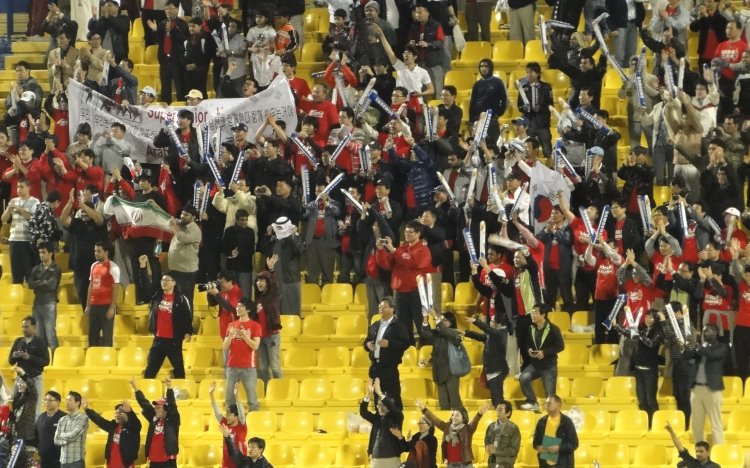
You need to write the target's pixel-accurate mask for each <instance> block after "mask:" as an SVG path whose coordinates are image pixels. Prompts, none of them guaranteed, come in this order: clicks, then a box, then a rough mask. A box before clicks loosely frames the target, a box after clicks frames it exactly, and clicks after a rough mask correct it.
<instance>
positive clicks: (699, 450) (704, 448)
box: [664, 421, 721, 468]
mask: <svg viewBox="0 0 750 468" xmlns="http://www.w3.org/2000/svg"><path fill="white" fill-rule="evenodd" d="M664 428H665V429H666V430H667V432H669V436H670V437H671V438H672V443H673V444H674V448H676V449H677V455H679V456H680V458H682V461H681V462H680V464H679V466H684V467H685V468H721V465H719V464H718V463H715V462H713V461H711V447H710V446H709V445H708V442H706V441H705V440H701V441H699V442H696V443H695V456H692V455H690V453H689V452H688V451H687V449H686V448H685V446H683V445H682V441H681V440H680V437H679V436H678V435H677V434H676V433H675V432H674V429H672V425H671V424H670V423H669V421H667V424H666V426H664Z"/></svg>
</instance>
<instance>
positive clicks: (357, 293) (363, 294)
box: [347, 104, 432, 315]
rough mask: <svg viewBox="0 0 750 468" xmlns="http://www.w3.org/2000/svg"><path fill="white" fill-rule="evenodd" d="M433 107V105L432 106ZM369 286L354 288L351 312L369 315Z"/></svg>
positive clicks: (363, 285)
mask: <svg viewBox="0 0 750 468" xmlns="http://www.w3.org/2000/svg"><path fill="white" fill-rule="evenodd" d="M430 105H431V106H432V104H430ZM367 304H368V302H367V285H366V284H365V283H359V284H358V285H357V287H355V288H354V301H353V302H352V303H351V304H349V305H348V306H347V309H349V311H350V312H364V313H365V314H367V315H369V312H370V311H368V310H367Z"/></svg>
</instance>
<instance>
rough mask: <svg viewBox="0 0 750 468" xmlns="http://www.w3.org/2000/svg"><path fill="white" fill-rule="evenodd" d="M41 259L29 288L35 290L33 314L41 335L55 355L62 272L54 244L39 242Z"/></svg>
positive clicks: (46, 345) (32, 274)
mask: <svg viewBox="0 0 750 468" xmlns="http://www.w3.org/2000/svg"><path fill="white" fill-rule="evenodd" d="M39 259H40V260H41V261H42V262H41V263H40V264H38V265H37V266H35V267H34V268H33V269H32V270H31V276H30V277H29V289H32V290H33V291H34V305H32V306H31V315H32V316H33V317H34V318H35V319H36V321H37V323H38V324H39V328H40V330H39V331H40V332H41V333H40V334H39V337H40V338H41V339H42V341H43V342H44V345H45V347H48V348H50V351H51V352H52V354H53V355H54V354H55V349H57V331H56V327H55V325H56V323H57V288H58V287H59V286H60V277H61V275H62V273H61V271H60V267H59V266H57V264H56V263H55V254H54V249H53V248H52V245H50V244H48V243H46V242H43V243H41V244H39Z"/></svg>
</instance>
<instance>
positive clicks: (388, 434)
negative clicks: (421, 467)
mask: <svg viewBox="0 0 750 468" xmlns="http://www.w3.org/2000/svg"><path fill="white" fill-rule="evenodd" d="M374 395H377V397H378V398H377V402H376V403H375V407H376V411H377V412H376V413H372V412H370V410H369V409H368V408H367V407H368V406H369V404H370V400H371V399H372V398H373V396H374ZM359 415H360V416H361V417H362V418H363V419H364V420H365V421H368V422H369V423H371V424H372V431H370V440H369V442H368V446H367V454H368V455H370V456H371V457H372V465H371V466H372V467H383V468H396V467H398V466H400V464H401V460H400V458H399V456H400V454H401V442H400V440H399V438H398V437H397V436H396V434H394V431H393V429H398V431H397V432H396V433H400V430H401V425H402V424H403V422H404V413H403V412H402V411H401V408H399V407H398V406H396V404H395V403H394V401H393V398H391V396H390V395H386V394H385V393H383V390H382V389H381V388H380V380H378V379H375V380H374V382H370V383H369V384H368V386H367V395H366V396H365V397H364V398H363V399H362V402H361V403H360V404H359Z"/></svg>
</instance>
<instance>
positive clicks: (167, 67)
mask: <svg viewBox="0 0 750 468" xmlns="http://www.w3.org/2000/svg"><path fill="white" fill-rule="evenodd" d="M159 79H160V80H161V98H160V99H161V101H162V102H166V103H167V104H169V103H171V102H172V83H174V89H175V93H177V99H179V100H182V99H183V96H185V70H184V67H183V66H182V65H181V64H180V63H178V62H176V61H174V60H168V59H165V60H162V61H160V62H159Z"/></svg>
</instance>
